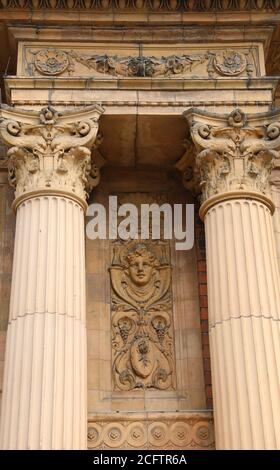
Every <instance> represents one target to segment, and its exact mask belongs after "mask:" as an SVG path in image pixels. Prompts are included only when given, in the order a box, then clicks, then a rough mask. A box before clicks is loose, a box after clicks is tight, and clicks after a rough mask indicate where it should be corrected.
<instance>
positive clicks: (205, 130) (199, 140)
mask: <svg viewBox="0 0 280 470" xmlns="http://www.w3.org/2000/svg"><path fill="white" fill-rule="evenodd" d="M186 114H187V113H186ZM201 114H202V113H201ZM189 121H190V124H191V127H190V132H191V137H192V140H193V143H194V145H195V148H196V152H198V153H197V155H196V156H195V158H194V163H193V166H190V167H188V168H187V169H186V170H185V172H186V176H185V186H186V187H188V186H190V187H191V186H192V187H193V181H194V180H195V181H196V182H197V183H198V185H199V188H200V191H201V192H202V194H201V202H204V201H206V200H208V199H209V198H211V197H212V196H215V195H218V194H222V193H228V192H231V191H235V192H236V191H243V192H244V191H245V192H246V191H251V192H252V191H253V192H254V193H259V194H262V195H265V196H269V194H270V183H269V177H270V173H271V170H272V168H273V166H274V165H275V161H276V159H279V148H280V122H272V123H270V124H268V125H263V126H256V127H255V126H250V125H249V124H248V121H247V117H246V115H245V114H244V113H243V112H242V111H241V110H240V109H235V110H234V111H233V112H232V113H231V114H230V115H229V116H228V117H227V123H226V125H223V124H224V123H218V124H220V125H212V123H211V124H206V123H205V119H204V120H203V121H204V122H202V121H200V120H199V113H197V114H196V115H195V117H194V118H193V117H191V113H189ZM210 122H213V119H212V121H211V120H210ZM190 175H191V176H190Z"/></svg>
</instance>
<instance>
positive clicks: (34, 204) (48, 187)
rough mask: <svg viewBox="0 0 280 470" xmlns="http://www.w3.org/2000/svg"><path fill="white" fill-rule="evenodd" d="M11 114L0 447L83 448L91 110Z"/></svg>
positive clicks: (7, 115)
mask: <svg viewBox="0 0 280 470" xmlns="http://www.w3.org/2000/svg"><path fill="white" fill-rule="evenodd" d="M15 112H16V111H12V110H5V111H4V110H3V111H2V113H3V114H2V115H4V116H3V117H4V121H3V122H2V126H1V128H0V133H1V136H2V139H3V140H4V142H5V143H6V144H8V145H9V146H10V149H9V151H8V155H9V159H10V160H9V177H10V181H11V183H12V184H13V185H14V186H15V196H16V198H15V202H14V206H15V209H16V211H17V220H16V235H15V250H14V262H13V275H12V290H11V300H10V317H9V325H8V332H7V346H6V355H5V371H4V384H3V401H2V416H1V436H0V439H1V448H2V449H85V448H86V442H87V439H86V435H87V371H86V367H87V354H86V325H85V318H86V306H85V250H84V209H85V207H86V200H85V198H86V192H87V191H88V190H89V189H90V187H91V186H93V185H95V184H96V183H97V181H98V172H97V169H96V168H94V172H93V173H92V167H91V157H90V150H89V148H88V147H90V146H91V145H93V142H94V140H95V138H96V135H97V129H98V125H97V120H98V117H99V115H100V113H101V110H100V109H99V108H94V109H91V110H89V111H87V112H85V111H84V114H83V113H75V114H72V115H64V116H61V117H59V115H58V114H57V113H56V112H55V111H54V110H53V109H52V108H46V109H44V110H43V111H42V113H41V115H40V116H37V115H35V114H31V113H29V114H26V115H24V116H22V115H19V114H17V115H15ZM85 115H86V116H85ZM16 144H18V145H16Z"/></svg>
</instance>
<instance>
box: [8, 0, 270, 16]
mask: <svg viewBox="0 0 280 470" xmlns="http://www.w3.org/2000/svg"><path fill="white" fill-rule="evenodd" d="M0 6H1V7H2V8H9V9H20V10H27V9H32V10H41V9H46V10H48V9H50V10H55V9H58V10H96V11H101V12H102V11H108V10H109V9H112V8H113V9H114V10H119V11H124V12H125V11H129V10H132V11H139V10H140V11H141V10H147V11H154V12H158V11H166V12H170V13H171V12H176V11H178V12H180V11H185V12H191V11H194V12H207V11H208V12H219V11H228V10H231V11H251V10H258V11H262V10H264V11H269V10H272V11H279V5H278V3H277V2H275V0H245V1H243V0H226V1H220V0H214V1H211V2H209V1H208V0H199V1H189V0H91V1H90V0H0Z"/></svg>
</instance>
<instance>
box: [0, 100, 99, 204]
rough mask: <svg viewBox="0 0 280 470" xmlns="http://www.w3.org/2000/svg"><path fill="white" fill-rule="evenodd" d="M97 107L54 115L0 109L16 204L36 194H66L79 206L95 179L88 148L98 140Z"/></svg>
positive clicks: (0, 126)
mask: <svg viewBox="0 0 280 470" xmlns="http://www.w3.org/2000/svg"><path fill="white" fill-rule="evenodd" d="M102 112H103V109H102V108H101V107H99V106H93V107H89V108H85V109H83V110H80V111H75V112H65V113H58V112H57V111H56V110H55V109H53V108H52V107H50V106H48V107H47V108H43V109H42V110H41V111H40V112H31V111H24V110H17V109H15V108H8V107H2V108H1V109H0V118H1V121H0V137H1V139H2V140H3V142H4V143H5V144H6V145H7V147H8V152H7V156H8V174H9V181H10V183H11V185H12V186H14V187H15V197H16V200H15V205H18V203H19V202H20V201H22V200H24V199H27V198H29V197H32V196H34V195H36V194H65V195H67V196H68V197H71V198H74V199H76V200H77V201H78V202H79V203H81V204H82V205H83V206H85V204H86V197H87V195H88V193H89V191H90V190H91V189H92V188H93V187H94V186H96V185H97V184H98V182H99V178H100V175H99V169H98V168H97V166H96V165H95V164H94V163H92V162H91V151H90V148H91V147H93V146H94V144H95V142H96V139H97V138H98V135H97V134H98V121H99V117H100V115H101V114H102Z"/></svg>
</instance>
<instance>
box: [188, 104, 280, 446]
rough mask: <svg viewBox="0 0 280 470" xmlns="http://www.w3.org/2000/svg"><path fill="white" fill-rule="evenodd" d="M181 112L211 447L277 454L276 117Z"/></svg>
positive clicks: (279, 132) (279, 144) (279, 141)
mask: <svg viewBox="0 0 280 470" xmlns="http://www.w3.org/2000/svg"><path fill="white" fill-rule="evenodd" d="M186 115H187V118H188V120H189V122H190V126H191V135H192V138H193V142H194V144H195V146H196V151H197V155H196V158H195V163H194V164H193V168H192V173H193V175H194V179H196V181H197V184H198V185H200V188H201V189H202V194H201V199H202V205H201V208H200V215H201V217H202V219H204V222H205V231H206V232H205V233H206V254H207V281H208V299H209V306H208V308H209V335H210V353H211V369H212V379H213V398H214V419H215V440H216V446H217V448H218V449H280V421H279V416H280V279H279V270H278V265H277V254H276V246H275V237H274V231H273V223H272V215H271V214H272V212H273V210H274V205H273V203H272V200H271V197H270V192H269V182H268V180H269V175H270V171H271V169H272V167H273V165H274V162H275V159H276V158H278V149H279V148H280V124H279V122H278V116H275V114H274V115H269V114H267V115H265V116H264V115H260V116H258V115H255V116H247V117H246V116H245V115H244V114H243V113H242V112H241V111H240V110H235V111H234V112H233V113H231V115H230V116H228V117H226V116H217V115H210V114H208V115H207V114H206V113H199V112H195V111H194V110H192V111H190V112H188V113H186ZM273 121H276V122H273ZM264 124H265V125H264Z"/></svg>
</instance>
